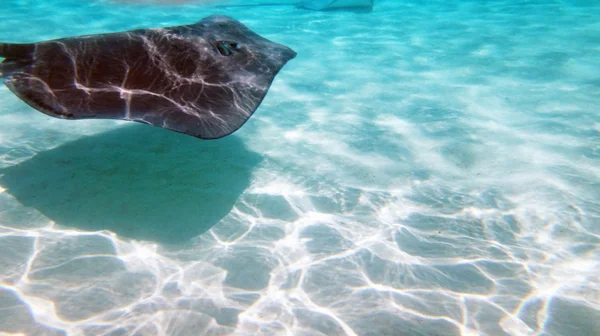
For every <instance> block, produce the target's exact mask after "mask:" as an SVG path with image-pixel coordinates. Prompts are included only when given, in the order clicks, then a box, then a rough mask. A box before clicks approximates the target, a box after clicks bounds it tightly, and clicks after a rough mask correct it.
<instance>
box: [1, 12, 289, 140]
mask: <svg viewBox="0 0 600 336" xmlns="http://www.w3.org/2000/svg"><path fill="white" fill-rule="evenodd" d="M295 56H296V53H295V52H294V51H293V50H292V49H290V48H288V47H286V46H284V45H281V44H278V43H275V42H272V41H269V40H267V39H265V38H263V37H261V36H260V35H258V34H256V33H255V32H253V31H251V30H250V29H249V28H247V27H246V26H245V25H243V24H242V23H240V22H239V21H236V20H234V19H232V18H229V17H227V16H221V15H219V16H217V15H214V16H209V17H206V18H204V19H202V20H201V21H199V22H197V23H195V24H190V25H182V26H174V27H164V28H156V29H139V30H131V31H126V32H118V33H109V34H99V35H88V36H78V37H70V38H63V39H56V40H49V41H43V42H39V43H32V44H7V43H0V57H3V58H5V59H4V61H3V62H2V63H0V77H2V78H3V81H4V84H5V85H6V86H7V87H8V88H9V89H10V90H11V91H12V92H13V93H14V94H15V95H16V96H18V97H19V98H20V99H21V100H23V101H24V102H26V103H27V104H28V105H30V106H31V107H33V108H35V109H36V110H38V111H40V112H43V113H45V114H47V115H50V116H53V117H57V118H64V119H92V118H96V119H119V120H129V121H134V122H140V123H145V124H150V125H154V126H158V127H162V128H165V129H169V130H172V131H176V132H180V133H185V134H188V135H191V136H194V137H197V138H201V139H217V138H221V137H224V136H226V135H229V134H231V133H233V132H235V131H236V130H238V129H239V128H240V127H241V126H242V125H243V124H244V123H245V122H246V121H247V120H248V119H249V118H250V116H252V114H253V113H254V112H255V111H256V109H257V108H258V106H259V105H260V103H261V102H262V100H263V98H264V97H265V96H266V94H267V91H268V90H269V87H270V86H271V84H272V82H273V80H274V78H275V76H276V75H277V74H278V72H279V71H280V70H281V68H282V67H283V66H284V65H285V64H286V63H287V62H288V61H289V60H291V59H293V58H294V57H295Z"/></svg>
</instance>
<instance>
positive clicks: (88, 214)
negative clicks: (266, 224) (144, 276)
mask: <svg viewBox="0 0 600 336" xmlns="http://www.w3.org/2000/svg"><path fill="white" fill-rule="evenodd" d="M261 159H262V158H261V156H259V155H258V154H257V153H254V152H251V151H249V150H248V149H247V148H246V147H245V146H244V144H243V143H242V141H241V140H240V139H239V138H238V137H236V136H228V137H225V138H222V139H219V140H213V141H202V140H198V139H195V138H193V137H190V136H186V135H183V134H178V133H175V132H171V131H167V130H163V129H160V128H157V127H151V126H147V125H141V124H136V125H127V126H122V127H120V128H118V129H116V130H113V131H109V132H106V133H102V134H98V135H94V136H89V137H85V138H82V139H79V140H77V141H73V142H70V143H67V144H64V145H61V146H59V147H57V148H54V149H51V150H48V151H44V152H41V153H39V154H37V155H36V156H34V157H33V158H31V159H29V160H27V161H24V162H22V163H20V164H18V165H15V166H12V167H8V168H5V169H2V170H0V174H2V175H3V176H1V177H0V185H1V186H3V187H4V188H6V189H7V192H9V193H10V194H12V195H13V196H14V197H16V198H17V199H18V200H19V202H21V203H22V204H23V205H25V206H29V207H32V208H35V209H37V210H38V211H40V212H41V213H43V214H44V215H45V216H47V217H48V218H50V219H52V220H53V221H55V222H56V223H57V224H58V225H64V226H69V227H74V228H77V229H81V230H86V231H97V230H110V231H112V232H115V233H116V234H118V235H119V236H122V237H125V238H131V239H137V240H151V241H155V242H159V243H163V244H180V243H184V242H186V241H187V240H188V239H190V238H192V237H195V236H197V235H199V234H202V233H203V232H205V231H207V230H208V229H210V228H211V227H212V226H213V225H215V224H216V223H217V222H219V220H220V219H221V218H223V217H224V216H225V215H227V214H228V213H229V211H231V209H232V207H233V204H234V203H235V201H236V200H237V198H238V197H239V195H240V194H241V193H243V192H244V190H245V189H246V188H247V187H248V185H249V183H250V177H251V174H252V171H253V169H254V168H255V167H256V166H257V165H258V164H259V163H260V161H261Z"/></svg>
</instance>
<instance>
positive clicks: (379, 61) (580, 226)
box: [0, 0, 600, 336]
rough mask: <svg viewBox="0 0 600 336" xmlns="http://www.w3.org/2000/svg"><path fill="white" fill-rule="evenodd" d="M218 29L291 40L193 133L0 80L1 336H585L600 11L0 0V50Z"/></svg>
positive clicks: (599, 227) (595, 310)
mask: <svg viewBox="0 0 600 336" xmlns="http://www.w3.org/2000/svg"><path fill="white" fill-rule="evenodd" d="M211 14H225V15H228V16H231V17H233V18H235V19H237V20H240V21H241V22H243V23H244V24H246V25H247V26H248V27H249V28H251V29H252V30H254V31H256V32H257V33H259V34H261V35H263V36H264V37H266V38H268V39H271V40H273V41H275V42H278V43H282V44H284V45H287V46H289V47H290V48H292V49H294V50H295V51H296V52H297V53H298V56H297V57H296V58H295V59H294V60H292V61H290V62H289V63H288V64H287V65H286V66H285V67H284V68H283V69H282V71H281V72H280V74H279V75H278V76H277V77H276V78H275V81H274V83H273V85H272V87H271V89H270V91H269V93H268V95H267V97H266V99H265V100H264V101H263V103H262V105H261V106H260V107H259V109H258V110H257V111H256V113H255V115H254V116H253V117H252V118H251V119H250V120H249V121H248V122H247V123H246V124H245V125H244V126H243V127H242V128H241V129H240V130H239V131H238V132H236V133H235V134H233V135H231V136H229V137H226V138H223V139H220V140H216V141H202V140H198V139H195V138H192V137H189V136H185V135H182V134H177V133H174V132H169V131H166V130H163V129H160V128H156V127H150V126H147V125H137V124H132V123H127V122H119V121H106V120H85V121H65V120H59V119H52V118H50V117H47V116H45V115H43V114H41V113H39V112H37V111H34V110H33V109H31V108H29V107H28V106H27V105H26V104H25V103H23V102H21V101H20V100H19V99H17V98H16V97H15V96H14V95H13V94H12V93H10V92H9V90H8V89H7V88H6V87H4V86H2V87H1V88H0V125H1V126H0V187H1V188H0V190H1V192H0V280H1V281H0V332H5V333H21V334H25V335H62V334H69V335H204V334H206V335H229V334H231V335H569V336H573V335H598V334H600V322H599V321H600V264H599V263H600V112H599V107H598V106H600V20H598V18H600V4H596V3H595V2H593V1H576V0H573V1H509V0H504V1H502V0H498V1H426V2H423V1H400V0H387V1H386V0H376V2H375V6H374V8H373V11H372V12H360V11H358V12H357V11H336V12H318V11H309V10H302V9H298V8H296V7H294V6H248V7H230V8H224V7H214V6H208V5H202V4H196V5H194V4H177V5H161V6H158V5H143V6H140V5H132V4H130V3H128V2H127V1H122V2H109V1H93V0H61V1H58V0H54V1H26V0H22V1H17V0H3V1H2V3H1V4H0V41H2V42H35V41H39V40H46V39H52V38H59V37H67V36H74V35H83V34H94V33H106V32H113V31H122V30H128V29H134V28H148V27H160V26H167V25H179V24H187V23H192V22H195V21H198V20H199V19H201V18H203V17H205V16H208V15H211Z"/></svg>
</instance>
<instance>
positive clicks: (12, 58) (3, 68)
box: [0, 43, 35, 78]
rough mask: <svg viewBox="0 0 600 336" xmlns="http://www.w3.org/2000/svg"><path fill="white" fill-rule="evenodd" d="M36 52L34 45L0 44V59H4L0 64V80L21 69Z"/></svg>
mask: <svg viewBox="0 0 600 336" xmlns="http://www.w3.org/2000/svg"><path fill="white" fill-rule="evenodd" d="M34 50H35V45H33V44H17V43H0V58H4V61H2V63H0V78H2V77H7V76H8V75H10V74H11V73H13V72H14V71H16V70H18V69H20V68H21V67H22V66H23V62H24V61H27V60H29V59H31V57H32V56H33V52H34Z"/></svg>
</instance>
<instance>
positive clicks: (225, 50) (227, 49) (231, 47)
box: [217, 41, 239, 56]
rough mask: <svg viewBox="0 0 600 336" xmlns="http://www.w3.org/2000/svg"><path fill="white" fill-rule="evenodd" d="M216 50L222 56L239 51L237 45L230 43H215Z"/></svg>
mask: <svg viewBox="0 0 600 336" xmlns="http://www.w3.org/2000/svg"><path fill="white" fill-rule="evenodd" d="M217 49H218V50H219V53H220V54H221V55H223V56H230V55H232V54H233V53H234V52H235V51H237V50H239V48H238V44H237V43H235V42H231V41H217Z"/></svg>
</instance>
